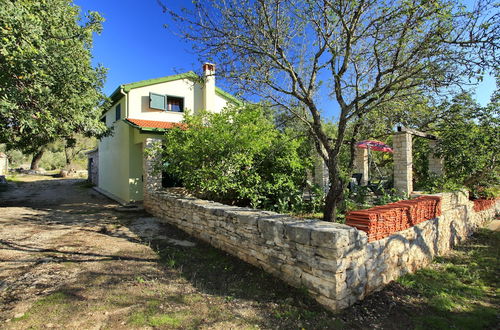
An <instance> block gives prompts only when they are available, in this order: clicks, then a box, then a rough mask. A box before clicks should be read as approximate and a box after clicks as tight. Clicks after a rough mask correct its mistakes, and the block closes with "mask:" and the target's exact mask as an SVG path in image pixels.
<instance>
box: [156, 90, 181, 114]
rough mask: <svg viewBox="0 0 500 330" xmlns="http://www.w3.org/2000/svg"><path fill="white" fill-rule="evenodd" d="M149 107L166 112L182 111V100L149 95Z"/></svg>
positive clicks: (166, 96) (167, 96)
mask: <svg viewBox="0 0 500 330" xmlns="http://www.w3.org/2000/svg"><path fill="white" fill-rule="evenodd" d="M149 107H150V108H151V109H158V110H166V111H173V112H183V111H184V98H183V97H176V96H169V95H162V94H156V93H149Z"/></svg>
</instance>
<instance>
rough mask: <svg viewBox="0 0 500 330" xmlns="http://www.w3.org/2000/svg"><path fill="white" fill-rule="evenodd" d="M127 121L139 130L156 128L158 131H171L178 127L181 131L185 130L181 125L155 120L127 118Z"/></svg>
mask: <svg viewBox="0 0 500 330" xmlns="http://www.w3.org/2000/svg"><path fill="white" fill-rule="evenodd" d="M127 120H128V121H129V122H130V123H132V124H134V125H136V126H139V127H141V128H158V129H171V128H175V127H180V128H182V129H185V128H186V125H185V124H183V123H173V122H170V121H157V120H144V119H133V118H127Z"/></svg>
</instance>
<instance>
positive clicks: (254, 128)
mask: <svg viewBox="0 0 500 330" xmlns="http://www.w3.org/2000/svg"><path fill="white" fill-rule="evenodd" d="M185 124H186V126H187V127H188V129H186V130H185V129H180V128H177V129H173V130H169V131H168V132H167V133H166V134H165V136H164V141H163V150H162V154H163V157H162V159H163V161H164V164H163V165H164V170H165V171H166V172H167V173H169V174H170V175H171V176H173V177H176V178H177V179H180V180H181V181H182V183H183V185H184V186H185V187H186V188H188V189H189V190H191V191H193V192H195V193H196V194H197V195H199V196H202V197H205V198H209V199H212V200H216V201H223V202H226V203H232V204H237V205H252V206H254V207H261V208H267V209H275V210H279V211H286V210H289V209H290V208H291V207H293V205H294V204H297V203H300V201H301V194H302V188H303V185H304V183H305V179H306V169H307V168H309V167H310V165H311V163H310V159H309V158H308V157H307V155H305V156H304V155H303V154H301V146H302V145H303V144H304V138H301V137H296V136H294V135H290V134H287V133H285V132H282V131H280V130H278V129H277V128H276V126H275V123H274V121H273V118H272V117H271V116H269V115H268V114H266V111H265V109H264V108H263V107H261V106H258V105H247V106H244V107H239V108H226V109H224V110H223V111H222V112H221V113H209V112H202V113H199V114H196V115H189V114H186V116H185Z"/></svg>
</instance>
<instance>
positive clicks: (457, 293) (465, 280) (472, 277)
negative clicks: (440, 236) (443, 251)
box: [398, 229, 500, 329]
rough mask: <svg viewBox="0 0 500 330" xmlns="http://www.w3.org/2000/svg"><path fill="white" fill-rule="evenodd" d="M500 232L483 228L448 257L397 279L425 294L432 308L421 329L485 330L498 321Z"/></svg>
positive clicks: (418, 323) (420, 322)
mask: <svg viewBox="0 0 500 330" xmlns="http://www.w3.org/2000/svg"><path fill="white" fill-rule="evenodd" d="M499 252H500V233H499V232H494V231H490V230H487V229H482V230H480V231H479V232H478V233H476V234H475V235H474V236H473V237H471V239H470V240H469V241H468V242H467V243H466V244H463V245H461V246H459V247H457V248H456V249H455V250H453V251H452V252H450V254H448V255H447V256H444V257H439V258H436V259H435V260H434V263H433V264H432V265H431V266H430V267H427V268H425V269H421V270H419V271H417V272H416V273H415V274H409V275H405V276H403V277H401V278H400V279H399V280H398V282H399V283H400V284H402V285H403V286H405V287H407V288H411V289H413V290H415V291H416V292H417V293H418V294H420V295H422V296H423V298H424V301H425V304H426V305H427V306H428V308H429V311H428V313H426V314H428V315H426V316H420V315H419V316H416V317H414V322H415V326H416V327H417V328H418V329H443V328H456V329H482V328H488V327H491V326H493V325H495V324H496V321H497V308H496V306H498V305H499V298H498V296H497V295H496V291H497V288H498V274H499V270H500V264H499V259H498V256H499V255H500V253H499Z"/></svg>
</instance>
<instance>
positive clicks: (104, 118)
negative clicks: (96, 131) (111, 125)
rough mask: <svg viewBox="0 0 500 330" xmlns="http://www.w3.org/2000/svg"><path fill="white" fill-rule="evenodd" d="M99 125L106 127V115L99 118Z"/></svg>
mask: <svg viewBox="0 0 500 330" xmlns="http://www.w3.org/2000/svg"><path fill="white" fill-rule="evenodd" d="M101 123H103V124H104V125H106V115H104V116H103V117H102V118H101Z"/></svg>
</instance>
